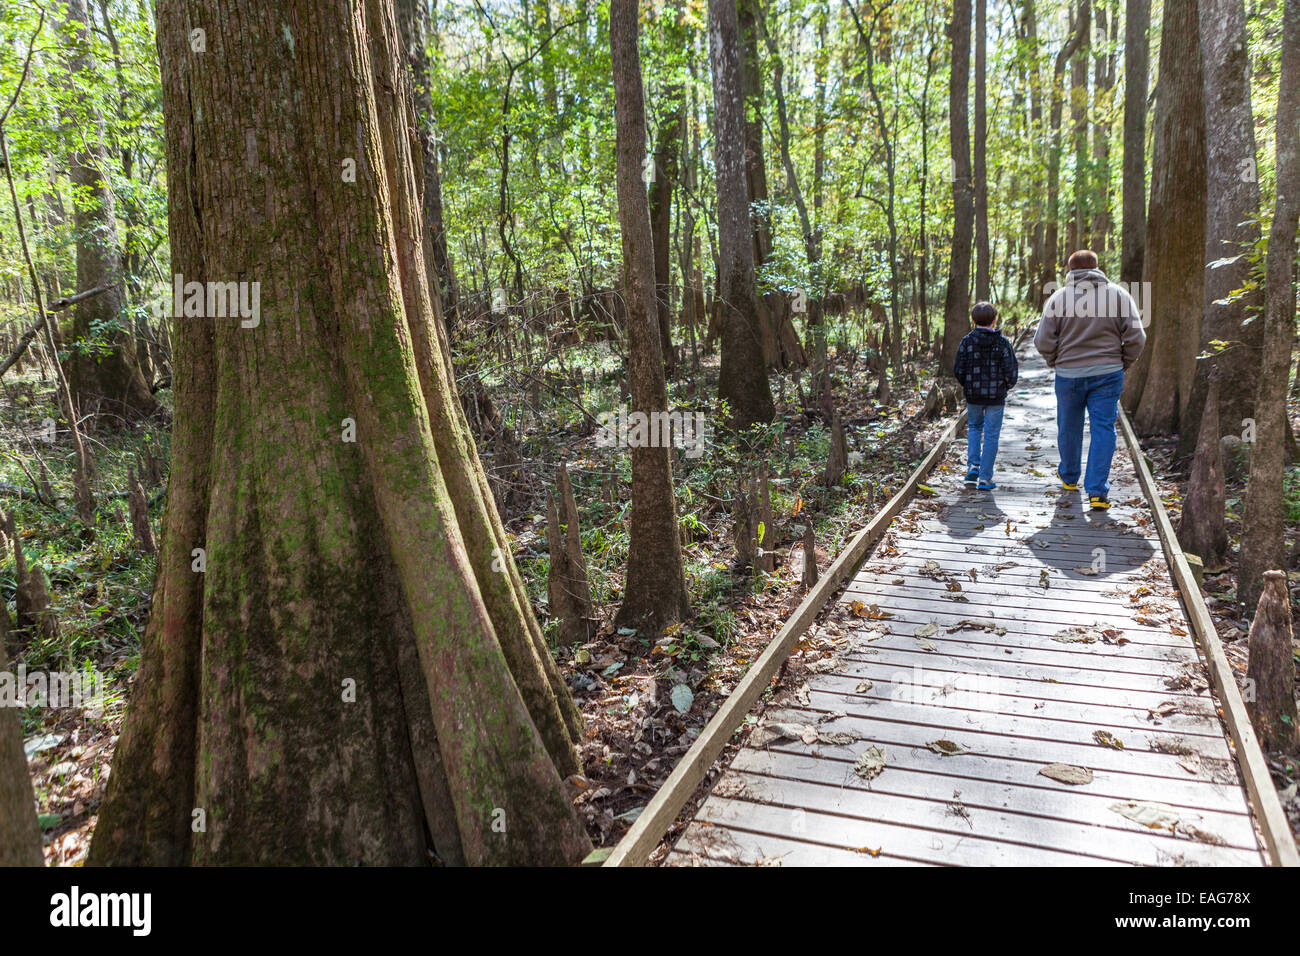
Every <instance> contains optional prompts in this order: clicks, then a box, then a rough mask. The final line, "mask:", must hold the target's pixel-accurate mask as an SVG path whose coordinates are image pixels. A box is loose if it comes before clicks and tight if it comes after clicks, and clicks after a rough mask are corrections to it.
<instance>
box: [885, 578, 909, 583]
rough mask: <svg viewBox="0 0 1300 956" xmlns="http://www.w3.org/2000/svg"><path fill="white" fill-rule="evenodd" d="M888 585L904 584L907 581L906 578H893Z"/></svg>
mask: <svg viewBox="0 0 1300 956" xmlns="http://www.w3.org/2000/svg"><path fill="white" fill-rule="evenodd" d="M889 583H890V584H906V583H907V579H906V578H894V580H892V581H890V582H889Z"/></svg>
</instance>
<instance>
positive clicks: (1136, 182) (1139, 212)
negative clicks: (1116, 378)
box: [1119, 0, 1151, 283]
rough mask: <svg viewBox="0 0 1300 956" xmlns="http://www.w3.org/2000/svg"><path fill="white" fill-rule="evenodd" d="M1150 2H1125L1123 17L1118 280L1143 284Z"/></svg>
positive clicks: (1135, 0) (1132, 0)
mask: <svg viewBox="0 0 1300 956" xmlns="http://www.w3.org/2000/svg"><path fill="white" fill-rule="evenodd" d="M1150 25H1151V0H1128V5H1127V10H1126V12H1125V15H1124V187H1123V191H1124V197H1123V200H1122V206H1123V210H1122V214H1123V216H1124V225H1123V227H1122V229H1123V231H1122V233H1121V236H1120V268H1119V276H1120V279H1121V281H1123V282H1125V283H1133V282H1140V281H1142V259H1143V257H1144V254H1145V252H1146V227H1147V220H1146V204H1147V183H1146V177H1147V163H1146V155H1147V70H1148V66H1147V64H1148V60H1149V58H1150V54H1149V50H1150V40H1149V39H1148V32H1149V30H1150Z"/></svg>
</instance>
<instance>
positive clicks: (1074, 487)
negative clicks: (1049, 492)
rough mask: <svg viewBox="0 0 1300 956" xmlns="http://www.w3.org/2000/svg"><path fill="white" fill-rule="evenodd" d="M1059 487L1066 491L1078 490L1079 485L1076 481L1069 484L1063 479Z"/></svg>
mask: <svg viewBox="0 0 1300 956" xmlns="http://www.w3.org/2000/svg"><path fill="white" fill-rule="evenodd" d="M1061 487H1062V488H1064V489H1065V490H1066V491H1078V490H1079V485H1078V484H1077V483H1075V484H1073V485H1072V484H1070V483H1069V482H1068V481H1063V482H1061Z"/></svg>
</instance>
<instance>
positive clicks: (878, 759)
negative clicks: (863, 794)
mask: <svg viewBox="0 0 1300 956" xmlns="http://www.w3.org/2000/svg"><path fill="white" fill-rule="evenodd" d="M885 760H886V754H885V748H884V747H881V746H880V745H879V744H877V745H875V746H873V747H868V748H867V749H866V750H864V751H862V753H860V754H858V759H857V760H856V761H855V762H854V764H853V772H854V773H856V774H857V775H858V776H859V777H861V778H862V779H863V780H871V779H872V778H874V777H877V776H879V774H880V771H882V770H884V769H885Z"/></svg>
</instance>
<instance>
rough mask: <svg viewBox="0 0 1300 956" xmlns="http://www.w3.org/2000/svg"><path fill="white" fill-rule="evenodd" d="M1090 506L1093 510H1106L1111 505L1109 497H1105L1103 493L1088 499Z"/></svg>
mask: <svg viewBox="0 0 1300 956" xmlns="http://www.w3.org/2000/svg"><path fill="white" fill-rule="evenodd" d="M1088 506H1089V507H1091V508H1092V510H1093V511H1105V510H1106V509H1107V508H1109V507H1110V500H1109V499H1108V498H1103V497H1102V496H1101V495H1093V496H1092V497H1090V498H1089V499H1088Z"/></svg>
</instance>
